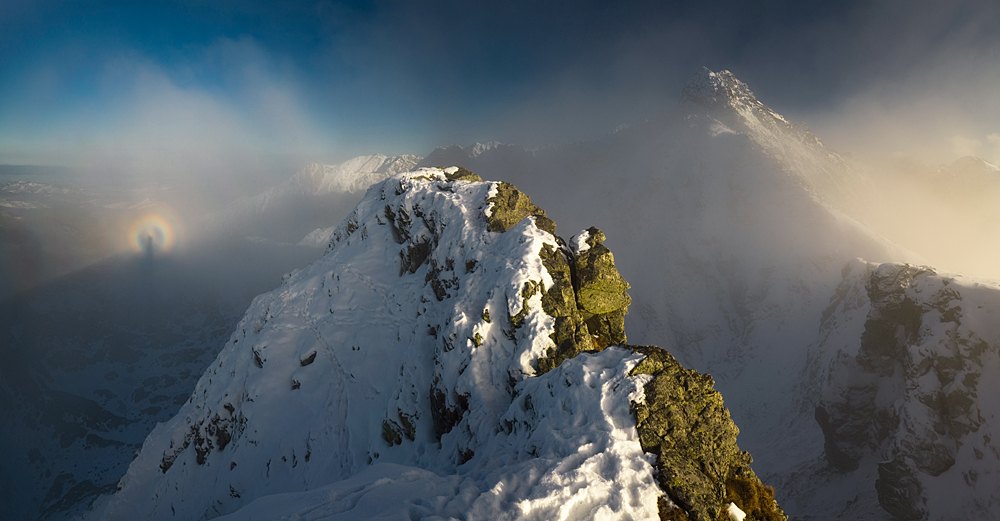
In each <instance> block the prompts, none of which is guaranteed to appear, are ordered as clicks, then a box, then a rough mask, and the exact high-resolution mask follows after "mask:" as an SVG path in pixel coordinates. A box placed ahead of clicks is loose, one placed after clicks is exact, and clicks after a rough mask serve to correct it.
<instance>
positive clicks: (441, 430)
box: [104, 169, 661, 520]
mask: <svg viewBox="0 0 1000 521" xmlns="http://www.w3.org/2000/svg"><path fill="white" fill-rule="evenodd" d="M493 193H495V188H494V183H487V182H483V183H475V182H466V181H453V182H449V181H447V180H446V179H445V176H444V172H443V171H442V170H440V169H424V170H421V171H417V172H413V173H406V174H399V175H394V176H392V177H390V178H389V179H387V180H385V181H384V182H382V183H381V184H379V185H375V186H373V187H372V188H370V189H369V191H368V193H367V195H366V197H365V198H364V199H363V200H362V202H361V203H360V204H359V205H358V207H357V209H356V210H355V211H354V213H352V214H351V216H350V217H349V218H348V219H347V220H346V221H345V222H344V223H343V224H342V225H341V226H340V227H339V228H338V229H337V230H336V231H335V232H334V234H333V239H332V243H331V246H330V249H329V251H328V252H327V254H326V255H325V256H324V257H323V258H321V259H320V260H318V261H316V262H315V263H313V264H311V265H309V266H307V267H306V268H304V269H302V270H300V271H297V272H294V273H292V274H290V275H289V276H288V277H287V278H286V280H285V281H284V282H283V284H282V286H281V287H279V288H278V289H276V290H274V291H272V292H271V293H268V294H265V295H261V296H260V297H258V298H256V299H255V300H254V302H253V304H252V305H251V307H250V309H249V310H248V311H247V314H246V316H245V317H244V318H243V320H242V321H241V322H240V323H239V324H238V325H237V327H236V331H235V332H234V333H233V335H232V337H231V338H230V340H229V342H228V343H227V344H226V346H225V347H224V348H223V350H222V351H221V353H220V354H219V356H218V359H217V360H216V361H215V362H214V363H213V364H212V365H211V367H210V368H209V369H208V371H207V372H206V373H205V374H204V376H203V377H202V379H201V380H200V381H199V382H198V385H197V387H196V388H195V390H194V393H193V394H192V396H191V399H190V400H189V402H188V403H187V404H185V405H184V406H183V407H182V409H181V411H180V412H179V413H178V415H177V416H176V417H174V418H173V419H172V420H170V421H169V422H167V423H164V424H161V425H159V426H158V427H157V428H156V429H155V430H154V431H153V432H152V433H151V434H150V435H149V437H148V438H147V440H146V442H145V444H144V445H143V448H142V451H141V453H140V454H139V455H138V457H137V458H136V459H135V461H134V462H133V463H132V465H131V467H130V468H129V471H128V473H127V474H126V476H125V477H124V478H123V479H122V481H121V482H120V484H119V488H120V491H119V492H118V493H117V494H116V495H115V496H113V497H112V499H111V500H110V502H109V503H108V504H107V505H106V509H105V510H104V519H109V520H110V519H161V518H172V517H176V518H179V519H192V520H194V519H206V518H212V517H216V516H220V515H225V514H231V517H229V518H228V519H250V517H251V516H253V517H254V518H259V517H260V516H264V517H265V518H271V519H277V518H281V517H282V516H287V517H288V518H289V519H364V518H372V517H378V516H382V518H391V519H397V518H407V519H409V518H412V517H414V516H416V517H433V516H440V517H441V518H449V517H455V518H463V519H539V520H542V519H545V520H549V519H655V518H656V517H657V507H656V498H657V496H659V495H660V494H661V492H660V490H659V488H658V486H657V485H656V482H655V479H654V477H653V467H652V459H651V457H650V456H648V455H646V454H644V453H643V452H642V450H641V447H640V446H639V442H638V438H637V434H636V430H635V420H634V418H632V416H631V413H630V412H629V411H630V407H629V404H630V401H641V400H642V399H643V398H642V391H641V389H642V385H643V384H644V383H645V381H646V380H645V378H647V377H628V376H627V374H628V372H629V371H630V369H631V368H632V367H633V366H634V365H635V364H636V363H637V362H638V360H639V358H640V357H639V356H638V355H635V354H633V353H631V352H630V351H627V350H623V349H617V348H609V349H607V350H605V351H603V352H600V353H597V354H584V355H580V356H578V357H576V358H574V359H572V360H568V361H566V362H564V363H563V364H562V365H561V366H560V367H559V368H557V369H555V370H552V371H550V372H548V373H546V374H544V375H542V376H535V371H534V369H533V367H534V366H535V364H536V361H537V359H538V358H539V356H541V355H543V354H544V352H545V349H546V348H547V347H548V346H549V345H550V340H549V334H550V333H552V330H553V329H552V328H553V323H554V321H553V319H552V318H551V317H549V316H548V315H546V314H545V313H544V312H542V310H541V296H540V292H535V293H534V294H533V295H532V296H531V297H530V298H527V299H526V298H523V296H522V288H524V287H525V284H526V283H529V284H535V283H541V284H543V285H544V286H546V287H549V286H551V284H552V280H551V278H550V277H549V275H548V272H547V271H546V270H545V269H544V267H543V265H542V260H541V258H540V257H539V255H538V253H539V251H540V250H541V248H542V247H543V245H546V244H549V245H552V246H557V243H556V240H555V238H554V237H553V236H552V235H551V234H549V233H548V232H545V231H542V230H540V229H538V228H536V227H535V226H534V222H533V218H526V219H525V220H523V221H522V222H521V223H520V224H518V225H516V226H514V227H513V228H511V229H510V230H508V231H507V232H504V233H497V232H490V231H487V221H486V219H485V215H486V212H487V211H488V206H489V203H488V202H487V199H488V197H489V196H490V195H492V194H493ZM421 257H423V258H421ZM524 306H527V313H526V315H524V319H523V322H522V325H521V326H520V327H517V328H515V327H514V326H513V325H512V324H511V321H510V319H509V317H511V316H516V315H518V314H519V313H521V312H522V310H523V309H524ZM439 436H440V439H439Z"/></svg>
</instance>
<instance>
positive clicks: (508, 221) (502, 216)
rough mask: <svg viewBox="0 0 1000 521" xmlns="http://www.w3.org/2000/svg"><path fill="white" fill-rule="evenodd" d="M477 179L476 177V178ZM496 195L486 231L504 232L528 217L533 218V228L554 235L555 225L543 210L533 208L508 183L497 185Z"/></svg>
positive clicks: (490, 201)
mask: <svg viewBox="0 0 1000 521" xmlns="http://www.w3.org/2000/svg"><path fill="white" fill-rule="evenodd" d="M477 177H478V176H477ZM496 192H497V193H496V195H495V196H493V197H490V198H489V199H488V200H487V202H489V203H491V204H492V206H491V207H490V215H489V218H488V220H489V225H488V229H489V231H491V232H505V231H507V230H509V229H511V228H512V227H513V226H514V225H515V224H517V223H519V222H521V221H523V220H524V218H525V217H528V216H529V215H532V216H535V226H538V227H539V228H540V229H542V230H545V231H547V232H549V233H551V234H552V235H555V234H556V223H555V222H554V221H553V220H552V219H549V218H548V217H547V216H546V215H545V210H542V209H541V208H539V207H537V206H535V205H534V204H532V202H531V198H530V197H528V196H527V195H526V194H524V193H523V192H521V191H519V190H518V189H517V187H516V186H514V185H512V184H510V183H497V184H496Z"/></svg>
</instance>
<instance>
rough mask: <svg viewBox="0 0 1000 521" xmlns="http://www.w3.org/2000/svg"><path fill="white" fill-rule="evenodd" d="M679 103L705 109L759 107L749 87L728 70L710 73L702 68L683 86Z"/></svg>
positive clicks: (705, 68) (707, 69) (758, 102)
mask: <svg viewBox="0 0 1000 521" xmlns="http://www.w3.org/2000/svg"><path fill="white" fill-rule="evenodd" d="M681 102H682V103H683V102H691V103H697V104H699V105H704V106H706V107H725V106H730V107H736V106H737V105H750V106H753V105H760V104H761V103H760V101H758V100H757V97H756V96H754V93H753V92H752V91H751V90H750V87H748V86H747V84H746V83H743V82H742V81H740V80H739V79H738V78H737V77H736V75H734V74H733V73H732V72H730V71H728V70H721V71H719V72H715V71H712V70H711V69H709V68H708V67H702V68H701V69H699V70H698V71H697V72H695V73H694V75H693V76H692V77H691V79H689V80H688V82H687V83H686V84H685V85H684V91H683V93H682V94H681Z"/></svg>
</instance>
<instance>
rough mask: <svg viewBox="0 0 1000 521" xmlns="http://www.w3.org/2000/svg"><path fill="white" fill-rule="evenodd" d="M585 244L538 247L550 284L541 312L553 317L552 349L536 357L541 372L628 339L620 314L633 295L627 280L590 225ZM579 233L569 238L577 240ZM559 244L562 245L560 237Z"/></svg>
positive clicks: (623, 313) (623, 318) (572, 240)
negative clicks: (584, 353)
mask: <svg viewBox="0 0 1000 521" xmlns="http://www.w3.org/2000/svg"><path fill="white" fill-rule="evenodd" d="M581 236H585V237H586V238H585V240H586V241H588V246H589V247H588V248H586V249H584V248H579V247H577V248H572V249H571V248H568V247H565V246H564V247H562V248H559V249H558V250H556V249H554V248H546V249H543V250H542V251H541V252H540V254H541V256H542V261H543V263H544V265H545V269H546V270H547V271H548V272H549V275H551V276H552V280H553V286H552V287H551V288H549V289H548V290H547V291H546V292H545V295H544V296H543V298H542V306H543V307H544V309H545V312H546V313H547V314H549V315H550V316H553V317H555V318H556V325H555V332H554V333H553V336H552V341H553V343H554V344H555V348H554V349H553V350H552V351H551V353H549V354H548V356H546V357H543V358H541V359H539V361H538V369H539V371H541V372H546V371H549V370H550V369H552V368H553V367H557V366H558V365H559V364H560V363H562V361H563V360H565V359H567V358H572V357H574V356H576V355H577V354H579V353H582V352H584V351H595V350H601V349H604V348H606V347H608V346H610V345H621V344H625V343H626V342H627V339H626V337H625V314H626V313H628V306H629V304H631V302H632V299H631V298H630V297H629V296H628V293H626V291H627V290H628V289H629V287H630V286H629V284H628V282H626V281H625V279H624V278H623V277H622V276H621V274H619V273H618V269H617V268H616V267H615V259H614V255H613V254H612V253H611V250H609V249H608V248H607V247H605V246H604V245H603V244H602V243H603V242H604V234H603V233H602V232H601V231H600V230H598V229H597V228H593V227H591V228H590V229H588V230H586V231H584V232H583V233H582V234H581ZM581 236H577V237H574V238H573V239H571V242H573V243H576V242H578V240H579V239H580V237H581ZM560 244H564V243H563V242H562V240H561V239H560Z"/></svg>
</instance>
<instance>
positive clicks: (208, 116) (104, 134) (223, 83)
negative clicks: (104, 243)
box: [0, 37, 334, 197]
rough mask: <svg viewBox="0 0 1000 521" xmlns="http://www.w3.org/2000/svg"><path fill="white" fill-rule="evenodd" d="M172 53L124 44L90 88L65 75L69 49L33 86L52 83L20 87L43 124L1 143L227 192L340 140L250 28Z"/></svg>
mask: <svg viewBox="0 0 1000 521" xmlns="http://www.w3.org/2000/svg"><path fill="white" fill-rule="evenodd" d="M165 62H166V60H162V59H159V60H154V59H153V58H150V57H148V56H145V55H143V54H141V53H138V52H136V51H133V50H127V49H126V50H121V51H118V52H116V53H113V54H111V55H106V56H102V57H101V59H100V60H99V61H98V65H97V66H96V67H95V70H94V71H93V72H92V73H91V74H89V76H88V77H87V80H88V81H89V82H90V83H91V87H90V88H87V89H81V90H82V91H83V92H82V93H76V92H73V89H71V88H70V87H69V86H68V85H67V84H68V82H72V81H74V78H73V75H72V74H68V73H67V69H68V67H60V63H63V61H62V60H52V61H47V62H45V64H44V65H42V66H40V67H39V68H38V70H37V72H36V73H35V75H34V77H33V78H32V81H31V83H29V84H27V85H26V87H25V90H36V89H38V88H42V87H43V88H44V89H43V92H45V93H46V94H44V95H36V96H23V97H22V98H21V100H20V101H21V102H22V103H24V104H25V106H24V107H23V108H21V109H19V110H18V112H17V119H19V120H20V121H32V120H34V121H35V123H33V124H31V125H26V126H25V127H21V128H22V129H24V128H27V130H28V131H27V132H22V133H21V134H20V135H19V136H18V137H17V139H16V140H13V145H11V144H10V141H9V142H8V146H7V148H8V150H0V154H3V153H4V152H6V153H7V155H8V156H10V155H12V152H11V150H10V149H14V148H17V150H18V151H19V154H20V156H21V157H18V159H23V160H25V161H23V162H33V163H36V164H65V165H70V166H75V167H80V168H82V169H84V170H87V171H88V172H90V173H91V174H92V175H94V176H101V177H107V178H111V177H114V178H122V179H127V180H131V181H135V182H149V181H151V180H156V181H159V182H165V183H189V184H196V185H200V186H203V187H205V188H206V189H208V190H210V191H211V190H214V191H215V192H217V194H218V195H219V196H220V197H221V196H223V194H222V192H225V191H231V192H232V193H233V196H236V195H242V194H240V191H241V188H247V187H248V185H250V186H251V187H253V188H256V186H255V185H256V184H259V183H257V181H260V179H261V178H262V177H265V176H268V175H272V176H273V175H274V174H275V170H279V171H281V173H285V174H287V173H288V170H289V169H293V168H297V167H298V166H300V165H301V163H302V162H305V161H307V160H309V159H311V158H315V157H323V156H325V155H329V153H330V149H331V148H334V147H333V146H331V143H329V142H328V141H326V140H324V137H323V133H322V132H321V130H320V129H319V126H318V125H317V124H316V122H314V121H313V120H312V118H311V117H310V116H309V114H308V111H307V110H306V106H307V101H306V100H305V97H304V95H303V93H302V89H301V88H300V86H299V85H300V80H299V79H298V77H297V73H296V71H295V68H294V67H292V66H291V65H290V64H289V63H288V62H287V61H282V60H281V59H280V58H278V57H276V56H274V55H273V54H271V53H269V52H267V51H266V50H264V49H263V48H262V46H261V45H260V44H259V42H257V41H255V40H253V39H252V38H249V37H244V38H239V39H229V38H218V39H216V40H215V41H214V42H212V43H211V44H209V45H207V46H204V47H201V48H189V49H187V51H186V55H185V56H181V57H180V58H178V59H176V60H174V61H173V63H165ZM32 87H34V88H32ZM67 91H69V94H67ZM66 99H68V101H64V100H66ZM60 103H64V104H62V105H60ZM52 105H56V107H52ZM2 131H3V132H10V127H7V128H6V129H3V130H2ZM0 161H5V162H12V161H9V159H8V158H7V157H0ZM241 181H245V182H242V183H241ZM251 191H252V189H251Z"/></svg>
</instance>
